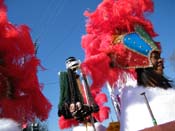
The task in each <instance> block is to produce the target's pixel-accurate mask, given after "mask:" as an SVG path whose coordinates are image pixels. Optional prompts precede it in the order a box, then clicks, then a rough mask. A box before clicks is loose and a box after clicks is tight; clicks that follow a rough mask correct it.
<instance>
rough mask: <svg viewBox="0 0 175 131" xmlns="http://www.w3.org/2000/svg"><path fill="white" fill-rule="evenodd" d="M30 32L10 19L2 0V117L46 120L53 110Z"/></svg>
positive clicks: (20, 120) (0, 2)
mask: <svg viewBox="0 0 175 131" xmlns="http://www.w3.org/2000/svg"><path fill="white" fill-rule="evenodd" d="M29 32H30V31H29V28H28V27H27V26H26V25H20V26H16V25H13V24H12V23H10V22H9V21H8V18H7V8H6V6H5V5H4V1H3V0H0V117H1V118H12V119H14V120H16V121H18V122H25V121H31V120H33V119H34V118H39V119H40V120H45V119H47V118H48V114H49V111H50V109H51V104H50V102H49V101H48V100H47V99H46V98H45V96H44V95H43V94H42V92H41V85H40V84H39V81H38V78H37V67H38V66H39V65H40V60H39V59H38V58H36V55H35V46H34V44H33V42H32V39H31V36H30V33H29Z"/></svg>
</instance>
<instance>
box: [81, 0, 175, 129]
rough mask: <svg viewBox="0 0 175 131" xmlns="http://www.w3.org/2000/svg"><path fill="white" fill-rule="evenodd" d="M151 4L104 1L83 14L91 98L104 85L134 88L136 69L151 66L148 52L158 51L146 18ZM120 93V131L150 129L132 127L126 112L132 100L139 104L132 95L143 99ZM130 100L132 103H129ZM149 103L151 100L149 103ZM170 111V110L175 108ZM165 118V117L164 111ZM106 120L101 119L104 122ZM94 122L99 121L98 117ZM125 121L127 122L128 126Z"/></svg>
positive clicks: (136, 0) (129, 0) (144, 0)
mask: <svg viewBox="0 0 175 131" xmlns="http://www.w3.org/2000/svg"><path fill="white" fill-rule="evenodd" d="M153 5H154V4H153V2H152V0H103V1H102V2H101V3H100V4H99V5H98V7H97V9H96V10H95V11H94V12H90V11H86V12H85V16H86V17H88V20H87V23H86V32H87V34H86V35H83V36H82V47H83V49H84V51H85V60H84V61H83V63H82V65H81V66H82V68H83V70H84V72H85V74H86V75H90V76H91V78H92V85H91V91H92V93H93V95H94V98H97V95H98V93H100V92H101V88H102V87H103V86H104V84H106V82H108V83H109V84H110V85H111V87H116V88H118V89H119V88H120V89H121V88H123V87H126V86H130V87H136V86H135V85H136V84H135V83H136V82H135V81H136V79H137V73H136V72H135V69H137V68H148V67H150V68H151V67H153V65H152V63H151V61H150V55H151V53H152V52H153V51H158V52H161V46H160V43H159V42H155V41H154V40H153V38H154V37H155V36H157V34H156V33H155V32H154V29H153V25H152V23H151V21H149V20H148V19H146V17H145V16H146V14H147V13H152V12H153ZM128 78H129V79H130V80H131V79H132V81H130V80H129V82H128ZM126 89H127V88H126ZM129 89H130V88H129ZM135 90H137V89H135ZM144 90H145V92H147V91H146V90H149V89H143V90H142V91H144ZM155 90H156V89H155ZM158 90H159V89H158ZM168 90H169V89H168ZM172 90H173V89H172ZM123 91H124V92H125V93H123V95H121V117H122V118H121V123H120V124H121V131H125V130H126V131H133V130H135V129H136V130H140V129H143V128H145V127H149V126H151V125H150V124H145V125H144V124H143V125H142V126H140V125H139V124H138V126H137V123H135V124H133V122H134V120H133V121H132V118H133V117H135V116H132V117H129V115H127V113H126V112H125V111H127V110H129V107H131V109H132V102H133V101H134V100H135V104H137V103H140V102H139V101H137V99H135V98H134V96H137V97H138V96H139V97H142V96H140V94H139V93H140V92H139V91H138V92H139V93H138V92H137V93H138V94H137V95H132V96H131V95H130V94H131V93H128V92H127V90H123ZM133 91H134V90H133ZM163 91H165V90H163ZM94 92H95V93H94ZM148 92H149V91H148ZM150 92H151V91H150ZM158 92H159V91H158ZM173 92H174V91H173ZM132 94H134V93H132ZM153 94H154V93H153ZM165 94H166V92H165ZM172 94H173V93H172ZM150 95H151V93H150V94H149V96H150ZM157 95H158V96H159V95H160V94H159V93H157ZM131 98H133V99H134V100H133V101H131V102H130V101H129V100H131ZM158 98H159V97H158ZM173 98H174V97H173ZM98 99H100V98H98ZM172 100H173V99H171V100H170V101H172ZM126 102H128V104H126ZM150 102H152V101H151V100H150ZM97 103H98V102H97ZM166 103H167V104H168V101H166ZM170 103H171V102H170ZM135 104H133V106H134V105H135ZM142 104H143V103H142ZM143 106H145V103H144V104H143ZM159 106H160V105H159ZM100 108H101V106H100ZM144 108H146V107H144ZM169 109H170V108H169ZM170 110H171V111H173V110H174V107H173V108H172V109H170ZM140 111H141V110H140ZM171 111H168V112H171ZM137 112H138V111H136V112H135V113H137ZM106 113H108V112H105V113H103V114H105V115H106ZM128 114H131V115H132V114H134V112H132V111H131V112H128ZM131 115H130V116H131ZM164 115H166V113H165V112H164ZM106 118H107V117H104V119H106ZM96 119H97V120H98V118H97V117H96ZM174 119H175V118H174V117H173V118H172V117H171V118H170V119H169V118H167V119H166V120H165V121H161V120H160V121H161V122H160V123H159V124H161V123H163V122H167V121H171V120H174ZM128 120H130V121H129V122H130V123H127V121H128ZM138 121H139V120H138ZM150 121H151V120H150ZM143 123H144V122H143ZM129 125H131V126H132V125H134V126H135V128H134V126H132V127H131V128H130V126H129ZM139 126H140V127H139Z"/></svg>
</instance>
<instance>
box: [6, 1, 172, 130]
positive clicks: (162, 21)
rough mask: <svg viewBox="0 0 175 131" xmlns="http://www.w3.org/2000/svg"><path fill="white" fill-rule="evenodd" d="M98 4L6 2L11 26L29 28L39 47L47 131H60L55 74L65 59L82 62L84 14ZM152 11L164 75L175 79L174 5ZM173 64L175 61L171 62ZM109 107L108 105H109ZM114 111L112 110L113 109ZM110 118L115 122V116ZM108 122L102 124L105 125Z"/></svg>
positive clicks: (159, 5) (159, 3)
mask: <svg viewBox="0 0 175 131" xmlns="http://www.w3.org/2000/svg"><path fill="white" fill-rule="evenodd" d="M100 2H101V0H5V3H6V5H7V7H8V18H9V21H11V22H12V23H13V24H17V25H20V24H26V25H28V26H29V27H30V28H31V35H32V39H33V41H37V43H38V45H39V49H38V54H37V56H38V58H39V59H40V60H41V63H42V65H43V66H44V67H45V68H46V69H47V70H46V71H39V72H38V77H39V81H40V83H43V84H44V90H43V93H44V95H45V96H46V97H47V98H48V99H49V101H50V102H51V103H52V105H53V107H52V110H51V112H50V115H49V118H48V126H49V129H50V131H59V130H60V129H59V128H58V124H57V121H58V116H57V105H58V102H59V78H58V75H57V73H58V72H59V71H64V70H65V64H64V62H65V59H66V58H67V57H69V56H75V57H76V58H78V59H80V60H82V61H83V59H84V52H83V50H82V48H81V37H82V35H83V34H85V33H86V32H85V20H86V18H85V17H84V16H83V13H84V11H85V10H86V9H89V10H91V11H94V10H95V8H96V7H97V5H98V4H99V3H100ZM154 2H155V11H154V13H153V14H151V15H150V16H149V17H148V18H149V19H151V21H152V23H153V25H154V28H155V31H156V32H157V33H158V34H159V36H158V37H156V38H155V40H156V41H160V42H161V44H162V48H163V53H162V57H163V58H165V74H166V75H167V76H169V77H170V78H172V79H173V78H175V63H174V62H172V61H170V57H171V55H172V54H173V52H174V51H175V28H174V23H175V14H174V12H175V1H174V0H166V1H165V0H154ZM174 60H175V59H174ZM109 105H111V104H109ZM112 108H113V107H111V109H112ZM112 115H113V116H112V118H113V119H114V120H115V119H116V117H114V113H112ZM110 121H111V116H110V119H109V120H107V121H105V122H104V124H105V125H108V123H109V122H110Z"/></svg>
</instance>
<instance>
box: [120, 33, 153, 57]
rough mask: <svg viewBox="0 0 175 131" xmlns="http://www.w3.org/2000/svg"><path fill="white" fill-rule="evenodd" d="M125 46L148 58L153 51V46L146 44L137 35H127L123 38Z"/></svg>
mask: <svg viewBox="0 0 175 131" xmlns="http://www.w3.org/2000/svg"><path fill="white" fill-rule="evenodd" d="M123 43H124V45H125V46H126V47H127V48H129V49H130V50H133V51H134V52H137V53H140V54H142V55H144V56H148V55H149V53H150V52H151V51H152V48H151V46H150V45H149V44H148V43H146V42H145V41H144V40H143V39H142V38H141V37H140V36H139V35H138V34H137V33H135V32H134V33H130V34H126V35H125V36H124V37H123Z"/></svg>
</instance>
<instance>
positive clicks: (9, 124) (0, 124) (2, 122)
mask: <svg viewBox="0 0 175 131" xmlns="http://www.w3.org/2000/svg"><path fill="white" fill-rule="evenodd" d="M0 131H21V129H20V126H19V124H18V123H17V122H15V121H14V120H12V119H0Z"/></svg>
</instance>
